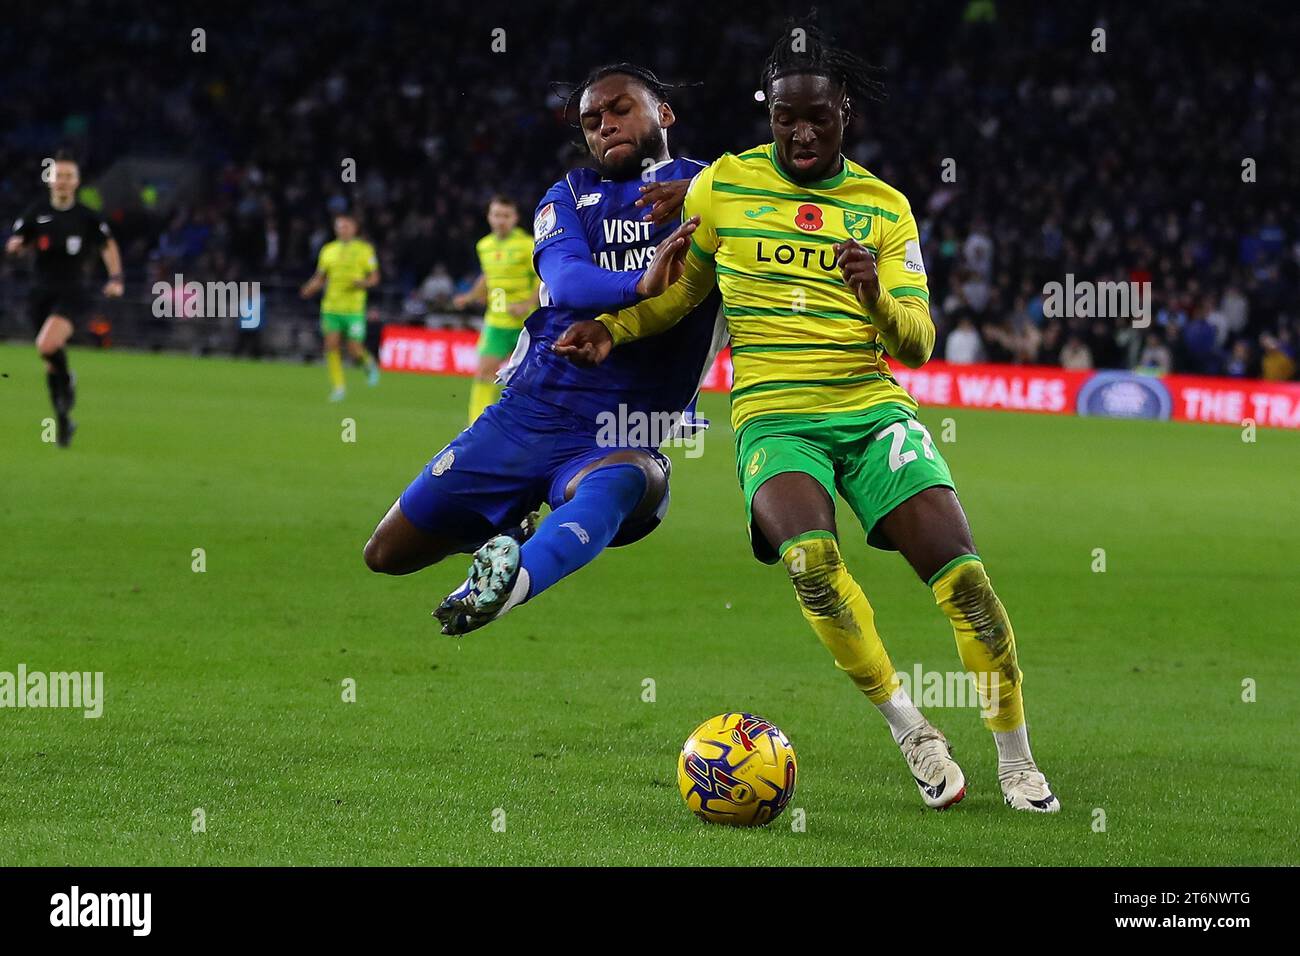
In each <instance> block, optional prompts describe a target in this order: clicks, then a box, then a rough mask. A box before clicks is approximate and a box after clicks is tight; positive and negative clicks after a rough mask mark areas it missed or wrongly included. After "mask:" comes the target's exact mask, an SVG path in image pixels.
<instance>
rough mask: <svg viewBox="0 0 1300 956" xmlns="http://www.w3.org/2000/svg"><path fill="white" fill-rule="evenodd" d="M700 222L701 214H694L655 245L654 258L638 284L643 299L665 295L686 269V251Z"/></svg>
mask: <svg viewBox="0 0 1300 956" xmlns="http://www.w3.org/2000/svg"><path fill="white" fill-rule="evenodd" d="M699 224H700V217H699V216H692V217H691V218H690V219H687V220H686V221H685V222H684V223H682V224H681V225H680V226H678V227H677V228H676V229H674V230H673V231H672V232H671V233H670V234H669V236H668V238H667V239H665V240H664V241H663V242H661V243H659V245H657V246H655V254H654V258H653V259H651V260H650V265H649V267H648V268H647V269H646V271H645V275H643V276H641V281H640V282H638V283H637V284H636V294H637V295H639V296H640V297H641V298H643V299H653V298H654V297H655V296H657V295H663V294H664V293H665V292H667V291H668V287H669V286H670V285H672V284H673V283H674V282H676V281H677V280H678V279H680V278H681V277H682V273H683V272H685V271H686V251H687V250H688V249H690V247H691V233H693V232H694V231H695V230H696V228H697V227H698V226H699Z"/></svg>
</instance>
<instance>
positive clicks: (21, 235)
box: [5, 215, 33, 256]
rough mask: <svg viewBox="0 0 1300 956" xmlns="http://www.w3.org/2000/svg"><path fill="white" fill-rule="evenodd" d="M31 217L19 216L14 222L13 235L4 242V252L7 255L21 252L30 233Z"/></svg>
mask: <svg viewBox="0 0 1300 956" xmlns="http://www.w3.org/2000/svg"><path fill="white" fill-rule="evenodd" d="M32 218H33V217H32V216H30V215H27V216H19V217H18V218H17V219H16V220H14V228H13V235H11V236H10V237H9V238H8V239H6V240H5V252H6V253H7V254H9V255H11V256H12V255H17V254H18V253H20V252H22V251H23V248H24V246H25V244H26V242H27V237H28V236H29V235H31V232H32Z"/></svg>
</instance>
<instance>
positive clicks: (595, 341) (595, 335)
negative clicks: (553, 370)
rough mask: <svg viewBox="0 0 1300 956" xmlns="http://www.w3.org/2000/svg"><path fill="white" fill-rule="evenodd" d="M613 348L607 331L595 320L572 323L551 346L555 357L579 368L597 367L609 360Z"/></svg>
mask: <svg viewBox="0 0 1300 956" xmlns="http://www.w3.org/2000/svg"><path fill="white" fill-rule="evenodd" d="M613 348H614V339H613V337H612V336H611V335H610V334H609V329H607V328H605V326H604V325H602V324H601V323H600V322H597V321H596V320H595V319H589V320H587V321H585V322H574V323H573V324H572V325H571V326H569V327H568V328H567V329H565V330H564V334H563V335H561V336H560V337H559V338H558V339H556V340H555V344H554V345H552V346H551V350H552V351H553V352H555V354H556V355H562V356H564V357H565V358H567V359H568V360H569V361H570V362H572V363H573V364H574V365H577V366H580V367H581V368H591V367H592V366H593V365H599V364H600V363H601V362H603V361H605V359H607V358H609V353H610V350H611V349H613Z"/></svg>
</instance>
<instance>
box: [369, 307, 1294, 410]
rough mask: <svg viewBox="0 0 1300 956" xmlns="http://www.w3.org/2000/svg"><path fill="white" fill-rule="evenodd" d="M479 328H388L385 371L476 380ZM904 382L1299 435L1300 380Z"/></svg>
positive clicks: (992, 371)
mask: <svg viewBox="0 0 1300 956" xmlns="http://www.w3.org/2000/svg"><path fill="white" fill-rule="evenodd" d="M477 339H478V335H477V333H476V332H471V331H466V330H446V329H426V328H421V327H419V326H406V325H388V326H385V327H384V334H383V340H382V344H381V346H380V362H381V364H382V367H383V368H384V370H385V371H395V372H425V373H430V374H443V375H472V374H473V373H474V371H475V369H476V368H477V367H478V357H477V352H476V351H475V342H476V341H477ZM894 374H895V375H896V376H897V378H898V380H899V382H900V383H901V384H902V385H903V386H904V387H905V388H906V389H907V390H908V391H909V392H911V393H912V395H914V396H915V397H916V400H917V401H918V402H920V403H921V404H922V405H944V406H951V407H956V408H985V409H1005V410H1008V411H1018V412H1044V413H1048V414H1057V415H1096V416H1104V417H1110V418H1156V419H1172V420H1173V421H1187V422H1208V423H1212V424H1222V425H1240V424H1241V423H1242V422H1243V421H1244V420H1245V419H1252V420H1253V421H1254V422H1255V423H1256V424H1257V425H1261V426H1266V427H1272V428H1297V429H1300V384H1296V383H1293V382H1265V381H1259V380H1255V379H1235V378H1213V377H1209V376H1201V375H1166V376H1162V377H1157V376H1152V375H1138V374H1136V373H1133V372H1119V371H1097V372H1094V371H1079V370H1074V369H1062V368H1053V367H1050V366H1036V365H952V364H949V363H947V362H941V361H933V362H928V363H926V365H925V366H924V367H922V368H919V369H908V368H900V367H896V368H895V369H894ZM731 377H732V372H731V356H730V354H729V352H727V351H725V350H724V351H723V352H722V353H721V354H720V355H719V356H718V357H717V359H715V360H714V363H713V366H712V367H711V368H710V369H709V372H708V374H707V375H706V376H705V379H704V389H705V390H706V391H720V392H725V391H727V390H728V389H729V388H730V387H731Z"/></svg>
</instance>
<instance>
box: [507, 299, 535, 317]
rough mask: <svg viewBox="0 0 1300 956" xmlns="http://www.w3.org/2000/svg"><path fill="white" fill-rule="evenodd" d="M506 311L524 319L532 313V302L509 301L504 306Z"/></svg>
mask: <svg viewBox="0 0 1300 956" xmlns="http://www.w3.org/2000/svg"><path fill="white" fill-rule="evenodd" d="M506 311H507V312H509V313H510V314H511V315H513V316H514V317H515V318H516V319H526V318H528V316H530V315H532V314H533V304H532V303H531V302H511V303H510V304H509V305H508V306H506Z"/></svg>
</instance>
